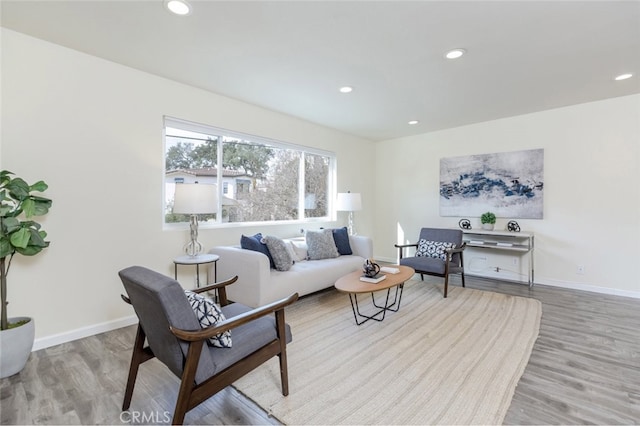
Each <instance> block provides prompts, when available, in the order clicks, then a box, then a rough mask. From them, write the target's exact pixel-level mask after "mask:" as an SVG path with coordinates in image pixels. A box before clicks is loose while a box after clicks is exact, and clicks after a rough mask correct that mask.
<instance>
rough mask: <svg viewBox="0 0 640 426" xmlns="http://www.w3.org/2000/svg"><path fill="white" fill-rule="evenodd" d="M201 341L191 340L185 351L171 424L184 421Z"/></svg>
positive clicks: (189, 403)
mask: <svg viewBox="0 0 640 426" xmlns="http://www.w3.org/2000/svg"><path fill="white" fill-rule="evenodd" d="M202 345H203V341H202V340H198V341H196V342H191V344H190V345H189V351H188V352H187V361H186V362H185V364H184V370H183V371H182V378H181V379H180V390H179V391H178V400H177V401H176V409H175V410H174V412H173V420H172V421H171V424H174V425H181V424H182V423H184V416H185V415H186V414H187V411H189V405H191V394H192V393H193V388H194V387H195V377H196V370H197V369H198V361H199V360H200V353H201V352H202Z"/></svg>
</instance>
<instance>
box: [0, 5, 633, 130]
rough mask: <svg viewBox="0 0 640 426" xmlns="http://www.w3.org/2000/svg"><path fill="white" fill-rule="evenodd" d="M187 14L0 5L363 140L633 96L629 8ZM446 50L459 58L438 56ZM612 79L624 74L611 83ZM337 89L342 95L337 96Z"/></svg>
mask: <svg viewBox="0 0 640 426" xmlns="http://www.w3.org/2000/svg"><path fill="white" fill-rule="evenodd" d="M191 4H192V5H193V13H192V14H191V15H189V16H186V17H180V16H176V15H172V14H170V13H169V12H168V11H167V10H166V9H165V8H164V4H163V1H162V0H145V1H119V0H114V1H8V0H2V3H1V7H2V9H1V15H0V17H1V22H2V26H3V27H6V28H9V29H12V30H15V31H19V32H22V33H25V34H29V35H32V36H35V37H38V38H41V39H44V40H48V41H51V42H53V43H57V44H60V45H63V46H67V47H70V48H72V49H76V50H79V51H82V52H86V53H89V54H91V55H95V56H98V57H102V58H105V59H108V60H111V61H114V62H117V63H120V64H123V65H127V66H130V67H133V68H137V69H139V70H143V71H147V72H149V73H152V74H157V75H159V76H163V77H166V78H169V79H172V80H176V81H179V82H182V83H186V84H189V85H192V86H196V87H199V88H202V89H206V90H209V91H211V92H215V93H219V94H223V95H226V96H229V97H231V98H236V99H240V100H243V101H246V102H250V103H252V104H256V105H260V106H263V107H265V108H269V109H272V110H275V111H280V112H283V113H286V114H290V115H292V116H296V117H300V118H302V119H305V120H309V121H312V122H315V123H319V124H322V125H325V126H328V127H332V128H335V129H339V130H341V131H344V132H346V133H350V134H353V135H359V136H362V137H364V138H367V139H370V140H384V139H390V138H396V137H401V136H407V135H412V134H418V133H425V132H429V131H433V130H439V129H445V128H450V127H456V126H461V125H465V124H470V123H477V122H482V121H487V120H493V119H497V118H502V117H509V116H515V115H520V114H526V113H530V112H536V111H541V110H545V109H550V108H556V107H562V106H567V105H573V104H578V103H583V102H590V101H595V100H601V99H605V98H611V97H616V96H623V95H629V94H633V93H640V75H639V74H640V2H638V1H624V2H617V1H515V0H513V1H256V2H249V1H239V0H236V1H196V0H191ZM457 47H462V48H465V49H466V50H467V54H466V55H465V56H463V57H462V58H461V59H458V60H447V59H445V58H444V56H443V55H444V53H445V51H447V50H449V49H452V48H457ZM625 72H632V73H634V77H633V78H631V79H629V80H625V81H620V82H616V81H614V80H613V77H614V76H616V75H618V74H621V73H625ZM343 85H350V86H353V87H354V91H353V92H352V93H350V94H341V93H339V92H338V88H339V87H340V86H343ZM413 119H415V120H420V123H419V124H418V125H415V126H409V125H408V124H407V122H408V121H409V120H413ZM209 124H214V125H215V123H209Z"/></svg>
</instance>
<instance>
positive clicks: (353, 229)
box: [347, 212, 358, 235]
mask: <svg viewBox="0 0 640 426" xmlns="http://www.w3.org/2000/svg"><path fill="white" fill-rule="evenodd" d="M347 229H348V230H349V235H358V234H356V230H355V228H354V226H353V212H349V223H348V225H347Z"/></svg>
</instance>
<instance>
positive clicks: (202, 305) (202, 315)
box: [184, 290, 231, 348]
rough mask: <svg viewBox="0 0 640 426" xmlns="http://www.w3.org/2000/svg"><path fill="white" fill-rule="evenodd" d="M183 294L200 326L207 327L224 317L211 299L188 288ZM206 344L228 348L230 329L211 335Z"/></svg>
mask: <svg viewBox="0 0 640 426" xmlns="http://www.w3.org/2000/svg"><path fill="white" fill-rule="evenodd" d="M184 294H185V295H186V296H187V300H188V301H189V304H190V305H191V308H192V309H193V312H194V313H195V314H196V317H197V318H198V321H199V322H200V327H202V328H207V327H210V326H212V325H216V324H217V323H219V322H222V321H224V320H225V319H226V318H225V316H224V314H223V313H222V310H221V309H220V307H219V306H218V305H216V304H215V303H213V301H212V300H211V299H208V298H206V297H204V296H202V295H200V294H198V293H194V292H193V291H190V290H185V291H184ZM208 344H210V345H211V346H215V347H217V348H230V347H231V330H227V331H224V332H222V333H219V334H216V335H215V336H213V337H211V338H210V339H209V340H208Z"/></svg>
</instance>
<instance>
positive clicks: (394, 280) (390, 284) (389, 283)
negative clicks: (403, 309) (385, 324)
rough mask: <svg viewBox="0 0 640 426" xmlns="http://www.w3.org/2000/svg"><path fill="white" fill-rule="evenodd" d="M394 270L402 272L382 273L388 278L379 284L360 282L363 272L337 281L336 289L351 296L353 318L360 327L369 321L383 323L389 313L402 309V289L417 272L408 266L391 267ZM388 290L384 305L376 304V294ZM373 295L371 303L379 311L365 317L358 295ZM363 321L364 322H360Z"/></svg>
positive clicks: (351, 274) (356, 272)
mask: <svg viewBox="0 0 640 426" xmlns="http://www.w3.org/2000/svg"><path fill="white" fill-rule="evenodd" d="M391 267H392V268H398V269H399V270H400V272H398V273H397V274H391V273H386V272H382V273H383V274H384V275H386V278H385V279H384V280H382V281H380V282H379V283H375V284H374V283H368V282H365V281H360V277H361V276H362V271H355V272H352V273H350V274H348V275H345V276H344V277H341V278H339V279H338V281H336V284H335V287H336V289H337V290H338V291H340V292H343V293H347V294H348V295H349V301H350V302H351V309H352V310H353V318H354V319H355V320H356V324H357V325H360V324H363V323H365V322H367V321H369V320H374V321H382V320H384V317H385V315H386V313H387V311H391V312H398V310H399V309H400V301H401V300H402V289H403V288H404V283H405V281H407V280H409V279H410V278H411V277H412V276H413V274H415V271H414V270H413V268H410V267H408V266H399V265H391ZM394 287H395V289H396V290H395V295H394V297H393V300H390V295H391V289H392V288H394ZM383 290H387V295H386V298H385V302H384V305H382V306H381V305H378V304H377V303H376V300H375V297H374V293H375V292H378V291H383ZM361 293H371V301H372V303H373V306H375V307H376V308H378V309H379V310H378V311H376V312H375V313H373V315H364V314H362V313H361V312H360V308H359V307H358V294H361ZM359 318H361V319H362V321H360V320H359Z"/></svg>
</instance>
